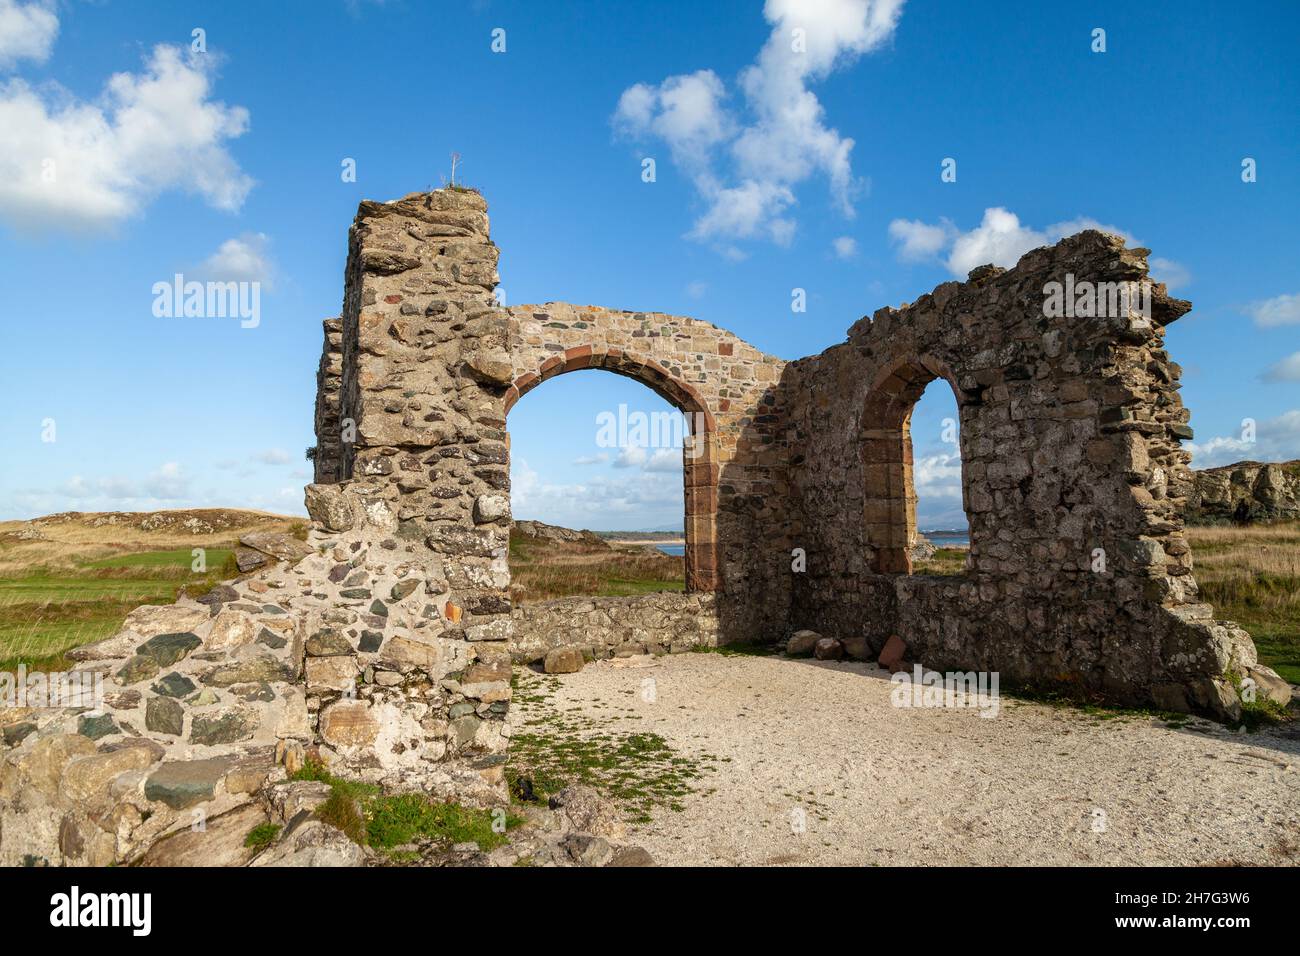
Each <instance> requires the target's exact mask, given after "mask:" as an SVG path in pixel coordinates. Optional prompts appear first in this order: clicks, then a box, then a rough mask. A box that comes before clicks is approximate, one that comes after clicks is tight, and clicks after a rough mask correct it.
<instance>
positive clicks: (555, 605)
mask: <svg viewBox="0 0 1300 956" xmlns="http://www.w3.org/2000/svg"><path fill="white" fill-rule="evenodd" d="M511 620H512V621H513V622H514V634H513V637H511V639H510V657H511V659H512V660H513V661H514V662H515V663H517V664H530V663H532V662H534V661H539V660H541V659H542V658H543V657H545V656H546V652H547V651H549V650H552V649H553V648H556V647H569V646H576V647H583V648H590V649H591V651H592V655H593V656H594V657H610V656H614V655H617V654H620V653H637V654H644V653H651V654H654V653H664V652H669V653H677V652H680V651H686V650H690V649H691V648H693V647H716V646H717V644H718V612H717V604H716V598H715V596H714V595H713V594H708V593H698V594H683V593H681V592H677V591H659V592H656V593H654V594H642V595H638V596H636V597H622V598H618V597H611V598H588V597H573V598H560V599H558V600H555V601H541V602H539V603H537V604H525V605H522V606H520V607H517V608H515V609H514V612H513V613H512V614H511Z"/></svg>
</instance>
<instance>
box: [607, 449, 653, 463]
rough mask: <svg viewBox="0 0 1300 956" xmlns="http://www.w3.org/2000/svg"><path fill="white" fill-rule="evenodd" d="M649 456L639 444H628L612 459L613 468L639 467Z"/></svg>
mask: <svg viewBox="0 0 1300 956" xmlns="http://www.w3.org/2000/svg"><path fill="white" fill-rule="evenodd" d="M648 458H649V456H648V455H647V454H646V453H645V449H644V448H642V447H641V446H639V445H629V446H628V447H627V448H624V449H623V450H622V451H620V452H619V453H618V457H617V458H615V459H614V467H615V468H640V467H642V466H644V465H645V463H646V461H647V459H648Z"/></svg>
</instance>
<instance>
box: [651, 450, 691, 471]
mask: <svg viewBox="0 0 1300 956" xmlns="http://www.w3.org/2000/svg"><path fill="white" fill-rule="evenodd" d="M644 467H645V470H646V471H659V472H673V471H675V472H681V470H682V450H681V449H680V448H658V449H656V450H655V451H654V453H653V454H652V455H651V456H650V458H649V459H648V460H647V461H646V463H645V466H644Z"/></svg>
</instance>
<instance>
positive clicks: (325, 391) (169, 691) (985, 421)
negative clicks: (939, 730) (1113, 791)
mask: <svg viewBox="0 0 1300 956" xmlns="http://www.w3.org/2000/svg"><path fill="white" fill-rule="evenodd" d="M1147 255H1148V250H1145V249H1129V248H1126V247H1125V245H1124V243H1123V241H1122V240H1121V239H1119V238H1118V237H1115V236H1110V235H1105V234H1103V233H1100V232H1095V231H1088V232H1083V233H1080V234H1078V235H1076V236H1073V237H1071V238H1068V239H1065V240H1062V241H1061V242H1059V243H1057V244H1056V245H1055V246H1051V247H1046V248H1040V249H1036V250H1034V251H1032V252H1029V253H1027V254H1026V255H1025V256H1023V257H1022V258H1021V259H1020V261H1019V262H1018V263H1017V265H1016V267H1015V268H1013V269H1010V270H1006V269H1001V268H996V267H993V266H983V267H981V268H979V269H976V270H974V271H973V272H972V273H971V275H970V278H969V280H968V281H967V282H964V283H961V282H947V283H944V284H943V285H940V286H939V287H938V288H936V289H935V290H934V291H933V292H931V293H929V294H926V295H924V296H922V297H921V298H920V299H919V300H917V301H916V302H914V303H912V304H910V305H906V306H903V307H902V308H898V309H894V308H884V309H881V310H879V311H877V312H876V313H875V314H874V315H873V316H871V317H870V318H865V317H864V318H863V319H861V320H859V321H858V322H857V323H855V324H854V325H853V326H852V327H851V328H850V329H849V332H848V338H847V341H845V342H844V343H842V344H839V345H836V346H834V347H832V348H829V349H827V350H826V351H824V352H822V353H821V354H819V355H815V356H811V357H808V358H804V359H800V360H798V361H792V362H785V361H782V360H781V359H778V358H776V357H774V356H771V355H766V354H764V353H763V352H761V351H759V350H758V349H756V348H754V347H753V346H752V345H749V344H748V343H746V342H744V341H743V340H741V339H739V338H737V337H736V336H734V335H732V334H731V333H729V332H727V331H724V330H722V329H719V328H716V327H715V326H712V325H710V324H708V323H706V322H702V321H699V320H697V319H691V318H685V317H679V316H671V315H665V314H662V313H656V312H630V311H621V310H615V309H607V308H600V307H596V306H577V305H571V304H566V303H555V302H552V303H546V304H544V305H523V306H513V307H504V306H502V305H500V304H498V302H497V300H496V298H495V296H494V289H495V286H496V284H497V258H498V249H497V247H496V246H495V245H493V243H492V241H491V239H490V238H489V232H488V217H487V206H486V203H485V202H484V200H483V198H482V197H481V196H480V195H479V194H478V193H476V192H472V191H467V190H461V189H444V190H439V191H436V192H431V193H416V194H412V195H409V196H406V197H404V198H402V199H400V200H395V201H392V202H387V203H379V202H363V203H362V204H361V206H360V209H359V211H358V214H357V218H356V220H355V222H354V223H353V225H352V228H351V231H350V233H349V246H348V260H347V267H346V274H345V287H344V300H343V310H342V315H341V317H339V318H335V319H329V320H326V322H325V323H324V331H325V343H324V350H323V353H322V356H321V359H320V366H319V372H318V384H319V388H318V395H317V400H316V409H315V424H316V434H317V445H316V449H315V457H314V461H315V482H314V483H313V484H312V485H309V486H308V488H307V491H306V503H307V508H308V511H309V513H310V515H311V518H312V527H311V531H310V533H309V535H308V538H307V541H306V542H305V543H303V542H298V541H295V540H294V539H291V538H286V537H284V536H262V537H261V538H260V539H258V538H255V539H253V540H250V539H245V540H244V545H245V550H246V552H248V553H247V554H246V555H245V557H246V558H247V559H248V561H247V564H246V565H245V566H248V567H253V566H256V567H255V569H254V570H253V571H252V573H250V574H247V575H245V576H243V577H240V578H239V579H237V580H235V581H232V582H229V583H228V584H225V585H222V586H220V587H218V588H217V589H216V590H215V591H213V592H212V593H210V594H207V595H204V596H202V597H201V598H199V599H198V600H192V599H189V598H182V600H181V601H179V602H178V603H177V604H176V605H174V606H171V607H165V608H141V609H139V610H137V611H135V612H133V613H132V615H131V616H130V617H128V618H127V621H126V623H125V625H124V629H123V631H122V632H121V633H120V634H118V635H117V636H115V637H113V638H110V639H108V640H107V641H104V642H101V643H100V644H97V645H92V646H90V647H87V648H81V649H79V650H77V651H75V652H73V654H72V655H71V656H73V657H74V658H75V659H76V660H77V661H78V664H77V665H76V670H77V671H78V672H81V673H87V672H89V673H93V674H100V675H102V676H103V680H104V691H105V707H104V709H103V710H102V711H100V710H92V711H87V710H85V709H84V708H82V709H78V708H62V709H49V708H45V709H40V708H28V709H26V710H22V711H16V712H15V711H11V712H9V713H0V724H3V736H4V744H5V751H4V752H3V754H2V755H0V863H15V862H22V861H38V862H39V861H48V862H56V863H58V862H89V863H108V862H113V861H123V860H133V859H138V858H140V857H141V856H142V855H143V854H147V852H148V850H149V848H150V847H151V846H153V845H154V844H156V843H157V842H158V840H159V839H160V838H162V837H164V836H167V835H168V834H170V833H174V832H178V831H180V830H183V829H184V828H186V827H189V826H190V824H191V819H192V815H193V814H194V813H195V812H196V810H197V811H202V812H204V813H206V814H208V815H212V816H215V815H219V814H221V813H222V812H225V811H228V810H231V809H232V808H237V807H241V806H246V805H249V804H252V803H255V802H257V801H261V804H262V805H263V806H264V807H266V808H267V811H266V812H267V813H269V814H270V815H271V817H272V818H273V819H274V818H275V814H276V813H279V814H280V815H281V818H282V819H285V820H287V819H289V818H290V814H291V811H292V809H293V808H292V807H289V808H288V809H286V808H285V806H284V803H285V800H286V798H285V797H284V791H283V781H284V779H285V776H286V774H287V773H289V772H290V771H292V770H294V769H296V768H297V767H298V766H299V765H301V763H302V762H303V761H304V760H305V759H308V758H310V757H314V758H316V759H320V760H322V761H324V762H326V763H327V764H328V765H329V766H330V767H331V768H332V769H333V770H335V772H337V773H340V774H344V775H351V776H356V777H360V778H363V779H366V780H369V781H372V782H377V783H380V784H383V785H385V786H387V787H390V788H396V789H402V788H407V789H412V788H418V789H424V790H429V791H432V792H436V793H440V794H450V795H455V796H456V797H457V798H458V799H461V800H464V801H469V802H475V803H478V804H480V805H481V804H490V803H493V802H501V801H503V800H504V799H505V793H504V786H503V764H504V761H505V759H506V758H505V753H506V750H507V747H508V745H509V739H510V732H511V724H510V720H509V717H510V699H511V682H510V677H511V668H512V665H518V664H522V663H528V662H533V661H536V660H538V659H540V658H541V657H542V656H543V655H545V654H546V653H547V651H549V650H551V649H554V648H557V647H566V646H581V647H583V648H585V649H587V650H588V652H589V653H594V654H596V655H598V656H599V655H609V654H620V653H626V652H628V651H629V650H631V651H647V650H649V651H655V652H658V651H669V652H671V651H679V650H686V649H689V648H690V647H692V646H696V645H700V644H703V645H714V644H729V643H775V642H778V641H782V640H784V639H785V638H787V637H788V636H789V634H790V633H791V632H792V631H796V630H804V629H811V630H814V631H816V632H818V633H820V634H823V635H826V636H829V637H833V638H838V639H839V640H840V641H841V642H842V645H843V647H844V648H846V649H847V650H848V652H849V655H850V656H853V657H858V658H862V659H875V658H876V657H877V656H878V655H879V654H880V652H881V651H882V649H883V648H884V646H885V643H886V641H887V640H889V639H890V638H891V636H896V637H901V639H902V641H903V642H904V644H905V646H906V652H907V657H908V659H909V660H911V661H915V662H917V663H920V664H923V665H924V666H925V667H927V668H931V669H936V670H958V671H972V670H974V671H997V672H999V673H1000V676H1001V680H1002V682H1003V686H1007V685H1011V684H1021V685H1029V686H1037V687H1045V686H1051V687H1065V688H1067V689H1070V690H1073V691H1078V692H1081V693H1086V694H1089V695H1092V696H1100V697H1103V698H1105V699H1108V700H1111V701H1114V702H1118V703H1123V704H1131V705H1143V706H1154V707H1158V708H1161V709H1166V710H1176V711H1188V712H1199V713H1203V714H1207V715H1210V716H1212V717H1216V718H1219V719H1223V720H1229V721H1232V720H1236V719H1237V718H1239V717H1240V713H1241V700H1240V695H1239V692H1238V686H1237V685H1236V683H1235V682H1236V681H1239V680H1241V679H1244V678H1247V677H1249V678H1251V679H1252V680H1254V681H1255V682H1256V683H1257V684H1258V686H1259V687H1260V689H1261V692H1263V693H1267V694H1271V695H1273V696H1275V697H1276V698H1277V699H1280V700H1283V701H1285V699H1287V698H1288V697H1289V693H1290V691H1289V687H1288V686H1287V685H1286V683H1285V682H1283V681H1281V680H1280V678H1278V677H1277V675H1276V674H1274V673H1273V672H1272V671H1270V670H1269V669H1268V668H1266V667H1263V666H1262V665H1260V664H1259V663H1258V661H1257V659H1256V655H1255V648H1254V644H1253V643H1252V641H1251V639H1250V636H1249V635H1248V634H1247V633H1246V632H1245V631H1243V630H1242V629H1241V628H1239V627H1237V626H1235V625H1234V624H1232V623H1231V622H1226V621H1219V620H1216V619H1215V618H1214V614H1213V610H1212V608H1210V607H1209V606H1208V605H1206V604H1204V603H1201V602H1200V601H1199V600H1198V597H1197V587H1196V582H1195V580H1194V578H1193V576H1192V573H1191V572H1192V558H1191V552H1190V548H1189V546H1188V543H1187V539H1186V537H1185V535H1184V532H1183V511H1184V508H1185V505H1186V502H1187V497H1188V494H1189V490H1190V489H1191V487H1192V476H1191V472H1190V470H1189V468H1188V460H1189V456H1188V455H1187V453H1186V452H1184V451H1183V450H1182V449H1181V447H1180V442H1181V441H1182V440H1184V439H1187V438H1190V437H1191V434H1192V433H1191V429H1190V428H1189V427H1188V424H1187V422H1188V418H1189V413H1188V411H1187V409H1185V408H1184V407H1183V405H1182V403H1181V401H1180V400H1179V396H1178V389H1179V383H1178V378H1179V367H1178V366H1177V365H1176V364H1175V363H1173V362H1172V361H1171V360H1170V358H1169V356H1168V354H1167V352H1166V351H1165V348H1164V342H1163V339H1164V327H1165V326H1166V325H1167V324H1168V323H1170V322H1172V321H1174V320H1175V319H1177V318H1178V317H1179V316H1181V315H1183V314H1184V313H1185V312H1187V311H1188V310H1189V309H1190V307H1191V306H1190V303H1188V302H1184V301H1181V300H1178V299H1174V298H1170V297H1169V296H1168V295H1167V294H1166V291H1165V288H1164V287H1163V286H1161V285H1158V284H1155V285H1153V286H1151V291H1152V295H1151V308H1150V317H1149V319H1146V318H1143V317H1142V316H1141V315H1138V314H1134V313H1131V312H1129V311H1128V310H1127V309H1126V310H1124V312H1123V313H1121V314H1118V315H1115V316H1114V317H1112V318H1101V317H1093V318H1070V319H1067V318H1049V317H1047V316H1046V310H1045V309H1044V307H1043V301H1044V289H1045V285H1046V284H1047V283H1049V282H1053V281H1055V282H1060V281H1063V280H1064V277H1065V276H1066V275H1067V274H1070V275H1072V276H1074V277H1075V280H1076V281H1078V282H1082V281H1091V282H1095V283H1100V282H1117V283H1118V282H1146V276H1147ZM581 369H603V370H605V371H607V372H613V373H615V374H618V375H624V376H627V377H629V378H634V379H636V380H638V381H640V382H642V383H643V384H645V385H646V386H648V387H649V388H651V389H652V390H653V391H654V392H656V393H657V394H658V395H660V396H662V397H663V398H665V399H666V400H667V401H669V402H670V403H671V404H672V405H674V406H675V407H676V408H677V409H680V410H681V411H682V412H685V413H687V414H688V416H689V421H690V423H691V428H692V434H691V439H690V441H689V443H688V447H687V448H686V449H685V450H684V453H683V464H684V469H683V470H684V483H685V532H686V557H685V566H686V581H687V590H686V591H685V593H663V594H655V595H647V596H642V597H634V598H601V599H592V598H571V599H564V600H559V601H549V602H543V603H540V604H533V605H527V606H524V607H519V608H515V607H512V604H511V600H510V591H509V585H510V569H509V567H508V564H507V555H508V546H509V533H510V526H511V511H510V439H509V433H508V417H509V413H510V410H511V409H512V408H513V407H514V405H515V404H516V403H517V402H518V401H520V400H521V399H523V398H524V396H525V395H526V393H528V392H529V391H531V390H532V389H533V388H535V387H537V386H538V385H540V384H542V383H543V382H544V381H545V380H547V379H549V378H552V377H554V376H556V375H563V374H565V373H567V372H572V371H576V370H581ZM935 379H943V380H944V382H946V383H947V385H948V386H949V387H951V388H952V390H953V392H954V394H955V396H956V399H957V406H958V409H959V414H960V419H961V421H960V425H961V427H960V446H961V459H962V497H963V504H964V507H965V510H966V513H967V515H968V517H969V520H970V537H971V544H970V554H969V559H968V565H967V568H966V570H965V572H964V573H963V574H960V575H955V576H927V575H920V574H913V573H911V571H912V568H911V557H910V553H911V546H912V545H913V544H915V541H916V519H915V494H914V491H913V485H912V475H911V469H912V451H911V439H910V435H909V420H910V415H911V410H912V407H913V405H914V403H915V402H916V400H917V399H918V398H919V396H920V395H921V392H922V390H923V389H924V388H925V387H926V385H927V384H928V383H930V382H931V381H933V380H935ZM799 556H801V557H802V562H800V561H799V560H796V559H797V557H799ZM277 801H278V802H277ZM304 852H305V851H304Z"/></svg>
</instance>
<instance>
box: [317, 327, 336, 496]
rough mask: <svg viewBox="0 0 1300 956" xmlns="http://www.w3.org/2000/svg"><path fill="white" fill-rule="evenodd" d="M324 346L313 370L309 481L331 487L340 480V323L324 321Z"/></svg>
mask: <svg viewBox="0 0 1300 956" xmlns="http://www.w3.org/2000/svg"><path fill="white" fill-rule="evenodd" d="M322 324H323V327H324V331H325V342H324V345H323V346H322V347H321V356H320V365H319V366H318V367H317V369H316V416H315V423H316V453H315V457H314V458H313V459H312V463H313V465H314V466H315V472H314V474H313V479H312V480H313V481H315V482H316V484H333V483H334V482H336V481H339V480H340V479H342V478H343V446H342V441H341V435H340V422H339V390H340V388H341V387H342V385H343V323H342V322H341V321H340V320H339V319H326V320H325V321H324V323H322Z"/></svg>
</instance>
